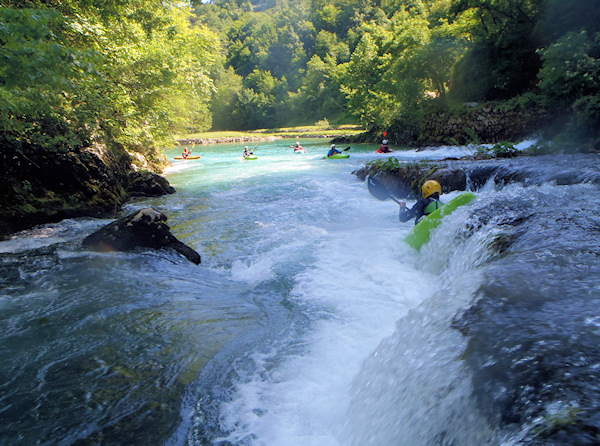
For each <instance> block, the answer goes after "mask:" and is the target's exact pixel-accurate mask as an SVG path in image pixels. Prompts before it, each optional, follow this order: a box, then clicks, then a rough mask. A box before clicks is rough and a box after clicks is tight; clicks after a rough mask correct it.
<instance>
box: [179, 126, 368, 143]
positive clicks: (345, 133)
mask: <svg viewBox="0 0 600 446" xmlns="http://www.w3.org/2000/svg"><path fill="white" fill-rule="evenodd" d="M362 132H364V129H363V128H362V127H360V126H358V125H340V126H330V125H327V126H323V125H314V126H302V127H287V128H281V129H263V130H253V131H251V132H233V131H223V132H204V133H196V134H192V135H178V136H176V137H175V141H177V143H178V144H180V145H192V144H198V145H200V144H219V143H236V142H253V141H256V142H260V141H275V140H277V139H300V138H331V139H333V138H340V137H341V138H343V137H350V136H354V135H357V134H359V133H362Z"/></svg>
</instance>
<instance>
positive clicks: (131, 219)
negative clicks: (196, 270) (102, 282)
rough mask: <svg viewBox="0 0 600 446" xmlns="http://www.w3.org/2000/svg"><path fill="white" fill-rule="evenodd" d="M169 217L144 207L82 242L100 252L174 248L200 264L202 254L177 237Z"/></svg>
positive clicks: (86, 247) (85, 246) (87, 247)
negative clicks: (168, 223)
mask: <svg viewBox="0 0 600 446" xmlns="http://www.w3.org/2000/svg"><path fill="white" fill-rule="evenodd" d="M166 221H167V216H166V215H164V214H163V213H161V212H159V211H157V210H155V209H152V208H146V209H141V210H139V211H137V212H134V213H133V214H130V215H128V216H127V217H124V218H121V219H119V220H117V221H115V222H113V223H110V224H109V225H107V226H105V227H103V228H101V229H99V230H98V231H96V232H94V233H93V234H91V235H89V236H87V237H86V238H85V239H84V240H83V243H82V246H83V248H85V249H90V250H93V251H100V252H110V251H133V250H135V249H138V248H150V249H174V250H175V251H177V252H178V253H180V254H181V255H183V256H184V257H185V258H187V259H188V260H189V261H191V262H193V263H195V264H196V265H198V264H200V254H198V253H197V252H196V251H194V250H193V249H192V248H190V247H189V246H187V245H185V244H183V243H182V242H180V241H179V240H177V239H176V238H175V236H174V235H173V234H171V231H170V228H169V226H168V225H167V224H166Z"/></svg>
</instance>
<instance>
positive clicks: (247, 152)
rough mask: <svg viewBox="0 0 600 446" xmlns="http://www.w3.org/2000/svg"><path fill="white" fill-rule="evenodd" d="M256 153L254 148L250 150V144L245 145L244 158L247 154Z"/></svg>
mask: <svg viewBox="0 0 600 446" xmlns="http://www.w3.org/2000/svg"><path fill="white" fill-rule="evenodd" d="M253 154H254V150H250V149H249V148H248V146H246V147H244V158H246V157H247V156H250V155H253Z"/></svg>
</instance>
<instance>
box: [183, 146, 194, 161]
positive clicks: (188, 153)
mask: <svg viewBox="0 0 600 446" xmlns="http://www.w3.org/2000/svg"><path fill="white" fill-rule="evenodd" d="M191 153H192V151H191V150H188V148H187V147H184V148H183V152H182V153H181V156H182V157H184V158H187V157H188V156H190V155H191Z"/></svg>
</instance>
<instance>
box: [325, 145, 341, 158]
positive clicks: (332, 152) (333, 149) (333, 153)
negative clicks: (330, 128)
mask: <svg viewBox="0 0 600 446" xmlns="http://www.w3.org/2000/svg"><path fill="white" fill-rule="evenodd" d="M337 153H342V152H340V151H339V150H338V149H336V148H335V144H331V149H330V150H329V152H327V156H328V157H330V156H332V155H335V154H337Z"/></svg>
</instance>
